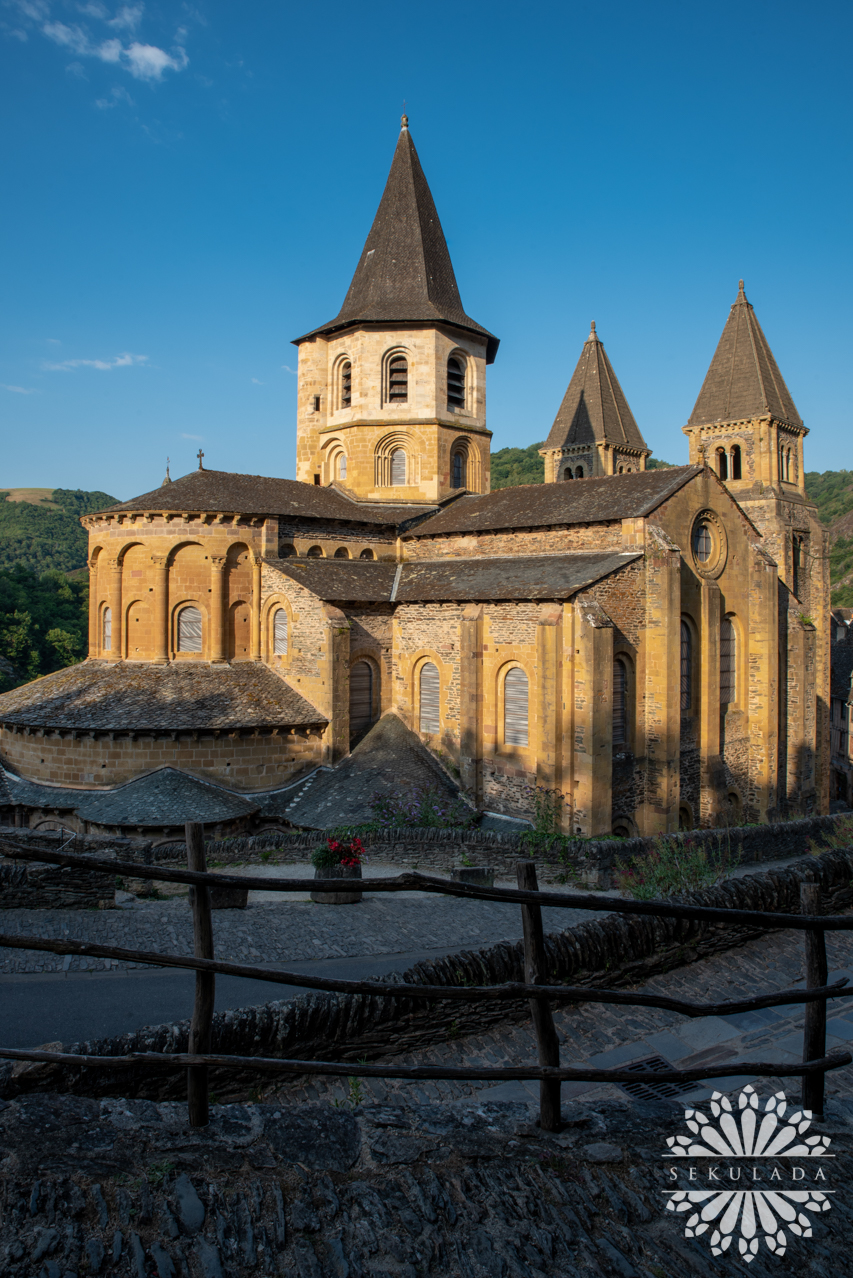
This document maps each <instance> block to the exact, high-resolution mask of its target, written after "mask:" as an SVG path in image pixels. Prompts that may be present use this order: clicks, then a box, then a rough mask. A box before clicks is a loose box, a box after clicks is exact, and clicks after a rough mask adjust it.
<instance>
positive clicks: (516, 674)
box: [504, 666, 530, 746]
mask: <svg viewBox="0 0 853 1278" xmlns="http://www.w3.org/2000/svg"><path fill="white" fill-rule="evenodd" d="M529 692H530V688H529V684H528V681H527V675H526V674H525V673H524V671H523V670H521V669H520V668H519V667H518V666H513V668H512V670H510V671H509V672H508V673H507V677H506V679H505V680H504V742H505V744H506V745H518V746H526V745H527V744H528V730H527V716H528V701H529Z"/></svg>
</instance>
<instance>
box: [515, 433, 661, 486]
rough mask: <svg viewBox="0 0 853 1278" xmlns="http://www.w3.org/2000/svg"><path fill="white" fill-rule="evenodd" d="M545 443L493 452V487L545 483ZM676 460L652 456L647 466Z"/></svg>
mask: <svg viewBox="0 0 853 1278" xmlns="http://www.w3.org/2000/svg"><path fill="white" fill-rule="evenodd" d="M544 447H545V445H544V444H531V445H530V447H529V448H499V449H498V451H497V452H496V453H492V488H493V489H494V488H515V487H516V486H517V485H518V484H544V482H545V458H544V457H540V456H539V449H540V448H544ZM674 464H675V463H674V462H665V461H659V460H658V458H657V457H650V458H649V460H648V462H647V466H648V469H649V470H656V469H657V468H658V466H672V465H674Z"/></svg>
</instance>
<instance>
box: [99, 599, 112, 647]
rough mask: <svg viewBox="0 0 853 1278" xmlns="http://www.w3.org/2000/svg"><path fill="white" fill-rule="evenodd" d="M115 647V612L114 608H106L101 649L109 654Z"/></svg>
mask: <svg viewBox="0 0 853 1278" xmlns="http://www.w3.org/2000/svg"><path fill="white" fill-rule="evenodd" d="M112 646H113V611H112V608H105V609H104V614H103V618H102V643H101V647H102V648H103V650H104V652H109V650H110V648H112Z"/></svg>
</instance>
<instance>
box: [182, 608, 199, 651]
mask: <svg viewBox="0 0 853 1278" xmlns="http://www.w3.org/2000/svg"><path fill="white" fill-rule="evenodd" d="M178 652H201V613H200V612H199V610H198V608H182V609H181V611H180V613H179V614H178Z"/></svg>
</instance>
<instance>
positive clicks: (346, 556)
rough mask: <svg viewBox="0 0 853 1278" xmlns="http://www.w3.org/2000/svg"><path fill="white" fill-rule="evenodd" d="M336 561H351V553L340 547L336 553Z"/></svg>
mask: <svg viewBox="0 0 853 1278" xmlns="http://www.w3.org/2000/svg"><path fill="white" fill-rule="evenodd" d="M335 559H349V551H348V550H347V548H346V546H338V548H337V550H336V551H335Z"/></svg>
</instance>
